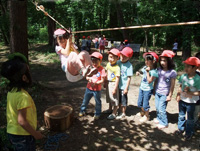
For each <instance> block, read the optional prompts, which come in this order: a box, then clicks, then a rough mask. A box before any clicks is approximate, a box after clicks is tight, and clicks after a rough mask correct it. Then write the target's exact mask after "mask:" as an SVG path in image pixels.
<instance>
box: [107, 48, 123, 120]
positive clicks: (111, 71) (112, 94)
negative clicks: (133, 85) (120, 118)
mask: <svg viewBox="0 0 200 151" xmlns="http://www.w3.org/2000/svg"><path fill="white" fill-rule="evenodd" d="M119 57H120V52H119V50H118V49H115V48H113V49H111V50H110V51H109V54H108V61H109V62H108V63H107V65H106V71H107V81H108V85H107V88H106V101H107V103H109V109H108V110H106V111H107V113H112V114H110V115H109V116H108V117H107V119H109V120H113V119H115V118H116V114H117V109H118V106H119V88H118V85H119V78H120V68H119V66H118V65H117V60H118V59H119ZM112 107H113V111H112Z"/></svg>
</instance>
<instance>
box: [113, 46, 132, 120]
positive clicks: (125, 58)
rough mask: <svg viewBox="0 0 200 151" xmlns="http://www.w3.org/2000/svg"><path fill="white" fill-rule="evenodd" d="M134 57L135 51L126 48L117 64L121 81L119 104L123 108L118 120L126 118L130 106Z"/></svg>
mask: <svg viewBox="0 0 200 151" xmlns="http://www.w3.org/2000/svg"><path fill="white" fill-rule="evenodd" d="M132 56H133V50H132V49H131V48H130V47H125V48H124V49H123V50H122V51H121V52H120V60H119V61H118V62H117V64H118V65H119V67H120V74H121V75H120V80H119V103H120V107H121V113H120V114H119V115H118V116H117V117H116V119H121V118H124V117H126V113H125V112H126V106H127V104H128V90H129V85H130V82H131V76H132V75H133V66H132V64H131V63H130V62H129V60H130V59H131V57H132Z"/></svg>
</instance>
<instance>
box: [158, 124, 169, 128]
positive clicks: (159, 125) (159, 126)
mask: <svg viewBox="0 0 200 151" xmlns="http://www.w3.org/2000/svg"><path fill="white" fill-rule="evenodd" d="M167 127H168V125H166V126H165V125H161V124H158V125H157V128H158V129H164V128H167Z"/></svg>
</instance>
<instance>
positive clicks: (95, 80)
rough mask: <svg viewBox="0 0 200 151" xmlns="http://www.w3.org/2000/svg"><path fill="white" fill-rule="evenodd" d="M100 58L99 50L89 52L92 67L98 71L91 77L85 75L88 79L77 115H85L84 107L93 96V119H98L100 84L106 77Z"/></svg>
mask: <svg viewBox="0 0 200 151" xmlns="http://www.w3.org/2000/svg"><path fill="white" fill-rule="evenodd" d="M102 59H103V56H102V55H101V54H100V53H99V52H94V53H92V54H91V60H92V64H93V67H94V68H96V69H97V70H98V73H97V74H96V75H93V76H92V77H88V76H87V77H86V80H88V84H87V88H86V91H85V95H84V99H83V103H82V105H81V111H80V113H79V116H84V115H85V112H86V108H87V106H88V103H89V101H90V99H91V98H92V96H94V98H95V102H96V106H95V114H94V119H95V120H97V119H99V117H100V115H101V84H102V83H103V82H104V79H105V77H106V73H105V70H104V68H103V67H102V66H101V62H102Z"/></svg>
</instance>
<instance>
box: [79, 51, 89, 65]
mask: <svg viewBox="0 0 200 151" xmlns="http://www.w3.org/2000/svg"><path fill="white" fill-rule="evenodd" d="M78 57H79V60H80V62H79V64H80V66H84V67H87V66H88V65H90V66H92V61H91V59H90V55H89V53H88V52H87V51H81V52H80V53H79V54H78Z"/></svg>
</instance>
